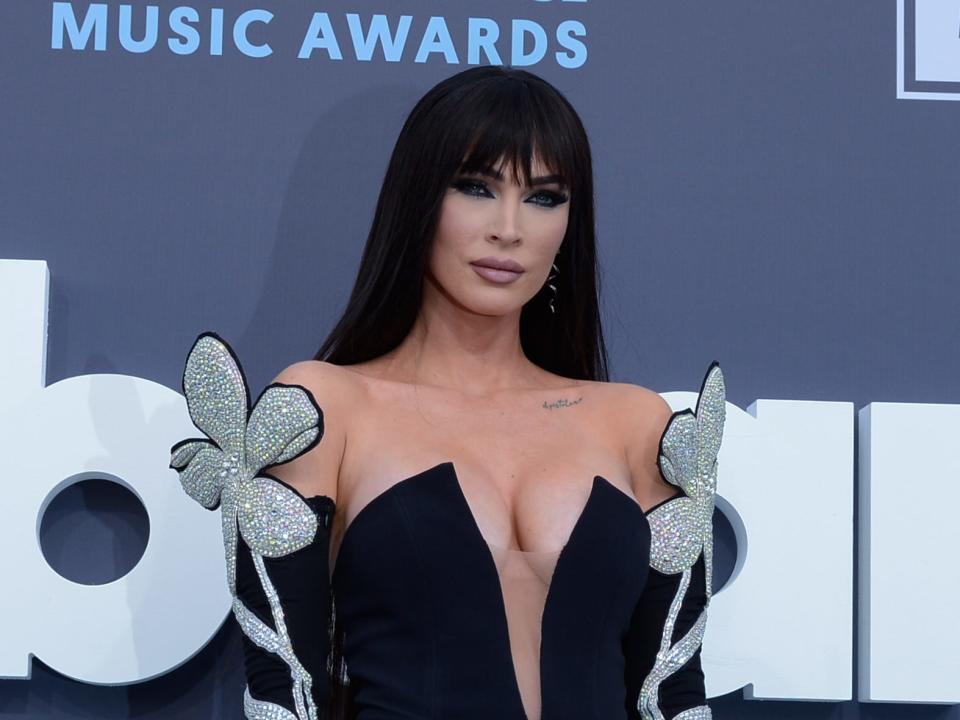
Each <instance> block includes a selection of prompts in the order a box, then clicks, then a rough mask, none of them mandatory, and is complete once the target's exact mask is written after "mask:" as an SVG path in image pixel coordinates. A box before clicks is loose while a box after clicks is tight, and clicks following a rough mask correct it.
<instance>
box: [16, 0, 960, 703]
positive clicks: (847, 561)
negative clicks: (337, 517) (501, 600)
mask: <svg viewBox="0 0 960 720" xmlns="http://www.w3.org/2000/svg"><path fill="white" fill-rule="evenodd" d="M187 1H188V3H189V4H178V3H174V2H164V1H161V0H156V1H155V2H142V1H139V0H137V1H135V2H129V3H121V2H115V1H114V0H110V1H108V2H86V1H79V0H78V1H75V2H49V1H48V0H4V1H3V2H2V4H0V26H2V28H3V30H4V32H3V40H2V42H0V457H2V459H3V460H4V463H5V464H4V467H3V468H2V471H0V485H2V498H3V500H2V501H0V544H2V547H3V553H2V559H0V563H2V565H3V575H2V577H3V583H2V591H0V718H17V719H23V720H27V719H33V718H38V719H39V718H84V719H86V718H98V719H103V718H108V719H113V718H143V719H147V718H151V719H152V718H163V719H164V720H208V719H209V718H236V717H240V713H241V704H242V689H243V669H242V653H241V645H240V636H239V631H237V630H235V629H234V627H233V624H232V623H230V622H224V621H225V619H226V617H227V612H228V609H229V602H228V596H227V593H226V586H225V581H224V571H223V567H222V565H223V558H222V546H221V541H220V538H219V532H220V530H219V525H218V522H217V516H216V514H214V513H208V512H206V511H203V510H202V509H200V508H199V507H198V506H197V505H196V504H195V503H193V502H192V501H190V500H189V499H187V498H186V496H185V495H184V494H183V492H182V490H181V489H180V486H179V483H178V482H177V477H176V474H175V473H174V472H173V471H172V470H170V469H169V468H168V467H167V463H168V462H169V448H170V446H171V445H172V444H173V443H174V442H176V441H177V440H180V439H182V438H184V437H187V436H195V435H196V434H197V432H196V430H195V429H194V428H193V426H192V425H191V424H190V421H189V418H188V416H187V413H186V405H185V402H184V399H183V397H182V396H181V395H180V374H181V372H182V369H183V363H184V360H185V358H186V354H187V352H188V351H189V349H190V347H191V344H192V342H193V340H194V338H195V337H196V336H197V335H198V334H199V333H200V332H202V331H205V330H214V331H216V332H217V333H218V334H219V335H221V336H222V337H223V338H225V339H226V340H227V341H228V342H230V343H231V345H232V346H233V347H234V348H235V349H236V351H237V353H238V354H239V356H240V358H241V359H242V361H243V363H244V367H245V370H246V372H247V376H248V379H249V381H250V385H251V388H252V390H253V392H254V393H255V394H256V393H258V392H259V390H260V389H262V387H263V386H264V385H265V384H266V383H268V382H270V380H271V379H272V378H273V377H274V376H275V375H276V373H277V372H278V371H279V370H280V369H281V368H283V367H285V366H286V365H288V364H290V363H292V362H294V361H297V360H303V359H308V358H312V357H313V355H314V353H315V352H316V350H317V348H318V347H319V345H320V343H321V341H322V340H323V339H324V337H325V336H326V334H327V333H328V332H329V331H330V330H331V329H332V324H333V323H334V322H335V320H336V319H337V318H338V316H339V313H340V312H341V311H342V309H343V307H344V304H345V301H346V298H347V294H348V292H349V289H350V287H351V285H352V282H353V279H354V274H355V271H356V267H357V264H358V261H359V257H360V252H361V250H362V246H363V242H364V240H365V238H366V234H367V231H368V229H369V223H370V220H371V217H372V213H373V209H374V205H375V201H376V196H377V193H378V191H379V186H380V181H381V179H382V177H383V173H384V171H385V169H386V164H387V160H388V158H389V154H390V151H391V149H392V146H393V143H394V141H395V139H396V136H397V133H398V132H399V129H400V126H401V124H402V122H403V120H404V118H405V117H406V114H407V113H408V112H409V110H410V109H411V108H412V106H413V104H414V103H415V102H416V100H417V99H418V98H419V97H420V96H421V95H422V94H423V93H424V92H425V91H426V90H427V89H428V88H430V87H431V86H433V85H434V84H435V83H436V82H438V81H439V80H440V79H442V78H444V77H446V76H448V75H451V74H453V73H455V72H459V71H460V70H463V69H465V68H467V67H469V66H471V65H476V64H504V65H513V66H516V67H523V68H526V69H529V70H531V71H532V72H535V73H537V74H539V75H542V76H543V77H544V78H546V79H548V80H549V81H550V82H552V83H553V84H555V85H556V86H557V87H558V88H559V89H560V90H561V91H562V92H563V93H564V94H565V95H566V96H567V97H568V98H569V99H570V101H571V102H572V103H573V105H574V106H575V107H576V108H577V110H578V111H579V112H580V114H581V116H582V118H583V121H584V124H585V126H586V128H587V131H588V133H589V136H590V139H591V142H592V148H593V152H594V163H595V174H596V178H595V179H596V203H597V224H598V228H597V229H598V242H599V251H600V263H601V269H602V286H601V291H602V299H603V312H604V324H605V331H606V335H607V341H608V344H609V348H610V354H611V365H612V375H613V379H614V380H617V381H625V382H633V383H638V384H641V385H645V386H647V387H650V388H653V389H655V390H657V391H658V392H661V393H662V394H663V395H664V397H665V398H666V399H668V401H669V402H670V403H671V404H672V405H673V406H674V407H676V408H682V407H686V406H687V405H688V404H690V403H692V402H693V401H695V399H696V398H695V394H694V392H695V391H696V390H697V389H698V387H699V383H700V380H701V379H702V377H703V373H704V371H705V370H706V368H707V366H708V364H709V363H710V361H712V360H718V361H720V363H721V365H722V367H723V369H724V374H725V377H726V383H727V399H728V410H727V415H728V420H727V434H726V436H725V440H724V447H723V450H722V454H723V460H722V462H721V466H722V470H721V473H720V481H719V492H720V497H719V498H718V511H717V515H716V520H717V522H716V529H717V537H718V548H719V549H718V554H717V560H716V566H717V575H716V587H717V592H716V595H715V597H714V601H713V604H712V606H711V621H710V623H708V629H707V636H706V638H705V640H704V655H703V657H704V665H705V670H706V674H707V684H708V692H709V694H710V695H711V697H712V700H711V704H712V706H713V708H714V713H715V716H716V717H717V718H722V719H723V720H733V719H746V720H753V719H761V718H788V719H789V718H796V719H797V720H801V719H803V720H814V719H821V718H831V719H834V718H844V719H848V718H849V719H861V718H862V719H867V718H873V719H880V718H883V719H884V720H906V719H908V718H909V719H911V720H913V719H917V718H919V719H927V718H929V719H931V720H932V719H934V718H936V719H937V720H948V719H950V720H953V719H960V708H958V704H960V680H958V678H960V628H958V623H957V622H956V610H957V601H956V598H957V597H958V594H960V562H958V561H957V557H958V555H960V529H958V527H960V523H958V522H957V512H958V510H957V508H958V507H960V458H958V456H957V454H956V452H955V451H954V450H953V448H955V447H957V443H958V442H960V381H958V379H957V378H958V374H960V320H958V317H960V314H958V310H960V307H958V306H960V289H958V283H960V280H958V278H960V244H958V243H960V102H956V101H958V100H960V0H871V1H870V2H867V1H866V0H857V1H854V2H835V1H834V0H805V1H804V2H799V1H796V0H792V1H791V0H782V1H781V2H775V3H772V2H767V1H762V0H721V1H719V2H705V1H703V0H696V1H691V0H633V1H631V2H622V1H621V2H609V1H608V2H601V1H600V0H567V1H562V0H510V1H509V2H508V1H506V0H484V1H482V2H470V3H467V2H450V1H446V2H440V1H438V0H404V1H403V2H393V1H391V2H387V1H386V0H377V1H376V2H373V1H368V0H356V1H355V2H351V3H334V2H324V1H321V0H295V1H290V0H286V1H281V0H225V1H224V2H220V3H217V4H211V3H207V2H198V1H197V0H193V1H192V2H190V0H187ZM478 681H479V680H478Z"/></svg>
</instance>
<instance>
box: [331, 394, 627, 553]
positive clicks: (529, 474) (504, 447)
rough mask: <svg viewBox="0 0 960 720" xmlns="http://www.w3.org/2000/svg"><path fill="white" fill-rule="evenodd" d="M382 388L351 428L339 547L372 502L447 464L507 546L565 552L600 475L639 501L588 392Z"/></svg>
mask: <svg viewBox="0 0 960 720" xmlns="http://www.w3.org/2000/svg"><path fill="white" fill-rule="evenodd" d="M377 390H378V392H377V394H376V395H373V394H372V393H371V395H372V397H371V400H370V401H369V403H368V404H367V406H366V407H364V408H362V409H361V410H360V412H359V413H358V414H357V416H356V417H355V419H354V420H353V422H352V423H351V427H350V429H349V432H348V441H347V443H346V451H345V454H344V457H343V460H342V463H341V474H340V478H339V485H338V500H339V502H338V507H339V512H338V514H337V515H338V517H337V518H336V519H335V521H334V526H333V537H332V544H333V545H334V547H336V546H337V544H338V542H339V539H340V538H342V536H343V535H344V534H345V531H346V529H347V528H348V527H349V525H350V523H351V522H352V521H353V519H354V518H355V517H356V516H357V515H358V514H359V513H360V512H361V511H362V510H363V508H364V507H365V506H366V505H367V504H368V503H370V502H371V501H373V500H374V499H375V498H377V497H378V496H379V495H380V494H381V493H384V492H386V491H387V490H389V489H390V488H391V487H392V486H393V485H394V484H396V483H399V482H401V481H403V480H405V479H407V478H410V477H411V476H414V475H416V474H418V473H420V472H422V471H423V470H425V469H427V468H430V467H433V466H435V465H436V464H438V463H441V462H450V463H452V467H453V469H454V472H455V478H456V481H457V485H458V489H459V491H460V492H461V494H462V495H463V497H464V499H465V500H466V503H467V506H468V508H469V510H470V512H471V515H472V517H473V519H474V521H475V523H476V525H477V527H478V529H479V532H480V534H481V535H482V537H483V538H484V539H485V540H486V541H487V542H488V543H490V544H491V545H494V546H498V547H502V548H511V549H518V550H523V551H530V552H551V551H552V552H556V551H558V550H559V549H560V548H561V547H562V546H563V545H564V544H565V543H566V541H567V540H568V539H569V537H570V534H571V532H572V530H573V527H574V525H575V524H576V522H577V520H578V518H579V517H580V515H581V513H582V511H583V508H584V506H585V505H586V503H587V500H588V498H589V495H590V492H591V489H592V484H593V480H594V478H595V476H597V475H600V476H602V477H603V478H604V479H605V480H607V481H608V482H609V483H610V484H612V485H613V486H615V487H617V488H619V489H620V490H622V491H623V492H624V493H625V494H627V495H628V496H630V497H631V498H632V490H631V478H630V473H629V469H628V468H627V466H626V463H625V460H624V455H623V450H622V447H620V446H619V443H618V440H617V430H616V427H615V425H614V423H613V422H612V421H611V419H610V418H609V417H606V416H605V415H604V414H603V413H601V412H598V410H599V409H600V403H599V402H598V398H596V396H595V395H591V393H590V391H589V389H585V390H583V391H572V392H571V391H558V392H552V393H541V394H534V395H530V396H525V397H519V398H508V399H500V400H492V401H470V400H464V399H460V398H453V397H450V396H438V395H434V394H431V392H430V391H424V392H410V391H406V390H404V391H398V390H392V391H391V390H390V389H382V388H378V389H377Z"/></svg>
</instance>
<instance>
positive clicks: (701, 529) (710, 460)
mask: <svg viewBox="0 0 960 720" xmlns="http://www.w3.org/2000/svg"><path fill="white" fill-rule="evenodd" d="M725 418H726V390H725V386H724V382H723V372H722V371H721V370H720V365H719V364H718V363H716V362H714V363H711V365H710V367H709V368H708V370H707V373H706V375H705V376H704V379H703V383H702V384H701V386H700V394H699V397H698V398H697V409H696V412H694V411H691V410H690V409H689V408H688V409H686V410H682V411H679V412H675V413H674V414H673V416H672V417H671V418H670V422H669V423H668V424H667V427H666V429H665V430H664V433H663V436H662V438H661V439H660V452H659V454H658V456H657V465H658V467H659V468H660V472H661V473H662V474H663V477H664V478H665V479H666V480H667V481H668V482H670V483H672V484H673V485H678V486H680V488H682V489H683V491H684V493H685V496H681V497H677V498H674V499H673V500H670V501H669V502H666V503H664V504H663V505H661V506H659V507H658V508H656V509H655V510H653V511H652V512H651V513H650V514H649V515H648V516H647V520H648V522H649V523H650V566H651V567H652V568H654V569H655V570H657V571H658V572H661V573H663V574H665V575H677V574H679V575H680V583H679V585H678V587H677V592H676V594H675V595H674V598H673V601H672V602H671V604H670V608H669V611H668V612H667V618H666V620H665V621H664V625H663V633H662V635H661V639H660V649H659V651H658V652H657V656H656V659H655V661H654V665H653V668H652V669H651V670H650V673H649V674H648V675H647V677H646V678H645V679H644V681H643V685H642V686H641V689H640V696H639V697H638V699H637V710H638V711H639V712H640V716H641V718H643V720H665V717H664V714H663V711H662V709H661V708H660V706H659V690H660V684H661V683H662V682H663V681H664V680H665V679H666V678H667V677H669V676H670V675H671V674H673V673H674V672H676V671H677V670H679V669H680V668H681V667H683V665H684V664H685V663H686V662H687V661H689V660H690V659H691V658H692V657H693V655H694V654H695V653H696V651H697V649H698V648H699V647H700V645H701V643H702V641H703V633H704V630H705V628H706V623H707V607H708V606H709V604H710V597H711V593H712V585H713V508H714V501H715V498H716V491H717V454H718V453H719V451H720V443H721V440H722V438H723V424H724V420H725ZM701 553H702V554H703V558H704V564H705V571H706V573H705V576H706V597H707V600H706V605H705V606H704V608H703V610H702V611H701V613H700V616H699V617H698V618H697V621H696V622H695V623H694V624H693V627H691V628H690V630H689V631H687V633H686V634H685V635H684V636H683V637H682V638H680V639H679V640H678V641H677V642H676V643H671V638H672V637H673V629H674V626H675V624H676V621H677V617H678V616H679V614H680V608H681V606H682V604H683V599H684V597H685V595H686V592H687V589H688V588H689V586H690V578H691V575H692V572H693V571H692V568H693V565H694V564H695V563H696V561H697V559H698V558H699V557H700V555H701ZM711 717H712V716H711V714H710V708H709V707H708V706H706V705H702V706H698V707H695V708H690V709H688V710H685V711H683V712H682V713H680V714H679V715H677V717H676V718H675V719H674V720H709V719H710V718H711Z"/></svg>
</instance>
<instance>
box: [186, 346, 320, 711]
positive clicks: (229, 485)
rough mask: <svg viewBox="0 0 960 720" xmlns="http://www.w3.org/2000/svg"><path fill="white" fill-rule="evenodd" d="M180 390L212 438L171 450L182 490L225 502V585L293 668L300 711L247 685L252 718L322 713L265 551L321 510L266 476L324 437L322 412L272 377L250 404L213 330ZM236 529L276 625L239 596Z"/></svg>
mask: <svg viewBox="0 0 960 720" xmlns="http://www.w3.org/2000/svg"><path fill="white" fill-rule="evenodd" d="M183 393H184V395H185V396H186V398H187V408H188V410H189V413H190V418H191V419H192V420H193V423H194V425H196V426H197V428H199V429H200V430H201V431H202V432H203V433H204V434H205V435H206V436H207V437H206V438H189V439H186V440H182V441H180V442H178V443H177V444H176V445H174V446H173V447H172V448H171V449H170V467H171V468H173V469H175V470H177V472H178V473H179V476H180V483H181V485H182V486H183V489H184V490H185V491H186V493H187V494H188V495H189V496H190V497H191V498H193V499H194V500H196V501H197V502H198V503H200V504H201V505H203V506H204V507H205V508H207V509H209V510H216V509H217V507H219V508H220V513H221V520H222V524H223V545H224V551H225V555H226V562H227V583H228V585H229V589H230V594H231V595H233V614H234V616H235V617H236V619H237V622H238V623H239V625H240V628H241V629H242V630H243V632H244V634H246V635H247V636H248V637H249V638H250V639H251V640H252V641H253V642H254V643H255V644H256V645H258V646H259V647H261V648H263V649H265V650H268V651H270V652H272V653H275V654H277V655H279V656H280V657H281V658H282V659H283V660H284V662H285V663H286V664H287V665H288V667H289V668H290V675H291V679H292V682H293V697H294V703H295V705H296V714H295V715H293V714H291V713H290V711H289V710H287V709H286V708H283V707H281V706H278V705H275V704H273V703H269V702H264V701H261V700H256V699H254V698H253V697H252V696H251V695H250V692H249V688H247V690H246V692H245V693H244V713H245V714H246V716H247V718H250V720H259V719H261V718H263V719H264V720H266V719H267V718H270V719H272V720H317V708H316V706H315V703H314V701H313V696H312V695H311V687H312V684H313V679H312V678H311V677H310V674H309V673H308V672H307V671H306V670H305V669H304V667H303V666H302V665H301V663H300V661H299V660H298V659H297V657H296V655H295V654H294V652H293V646H292V643H291V641H290V636H289V633H288V632H287V628H286V624H285V623H284V617H283V609H282V607H281V605H280V600H279V598H278V595H277V592H276V589H275V588H274V586H273V583H272V582H271V581H270V577H269V575H268V574H267V571H266V568H265V566H264V561H263V559H264V558H276V557H281V556H283V555H287V554H289V553H292V552H295V551H296V550H299V549H301V548H303V547H306V546H307V545H309V544H310V543H312V542H313V540H314V536H315V535H316V532H317V529H318V526H319V525H318V520H317V516H316V513H315V512H314V511H313V510H312V509H311V508H310V506H309V505H308V504H307V503H306V501H305V500H304V498H303V496H302V495H300V494H299V493H298V492H297V491H296V490H294V489H293V488H291V487H290V486H288V485H286V484H284V483H282V482H280V481H279V480H277V479H276V478H272V477H265V476H260V475H259V473H260V471H261V470H263V468H265V467H267V466H269V465H276V464H279V463H283V462H287V461H288V460H292V459H293V458H295V457H297V456H298V455H300V454H301V453H303V452H306V451H307V450H309V449H310V448H311V447H313V446H314V445H315V444H316V443H317V442H319V440H320V438H321V437H322V436H323V413H322V411H321V410H320V408H319V407H318V406H317V404H316V402H315V401H314V399H313V397H312V395H310V393H309V391H308V390H306V389H305V388H303V387H301V386H299V385H284V384H282V383H271V384H270V385H268V386H267V387H266V388H265V389H264V391H263V392H262V393H261V394H260V397H259V398H258V399H257V401H256V403H254V405H253V407H252V409H251V407H250V390H249V387H248V386H247V382H246V378H245V376H244V374H243V370H242V369H241V367H240V362H239V360H238V359H237V357H236V355H235V354H234V353H233V351H232V349H231V348H230V347H229V346H228V345H227V344H226V342H224V341H223V340H222V339H221V338H220V337H219V336H217V335H216V334H215V333H212V332H205V333H202V334H201V335H200V336H199V337H198V338H197V339H196V341H195V342H194V344H193V348H192V349H191V350H190V354H189V355H188V356H187V362H186V367H185V368H184V371H183ZM237 532H239V533H240V535H241V537H242V538H243V540H244V541H245V542H246V543H247V545H248V546H249V547H250V554H251V556H252V558H253V564H254V567H255V568H256V570H257V575H258V577H259V579H260V583H261V585H262V586H263V591H264V594H265V596H266V597H267V600H268V601H269V604H270V611H271V614H272V617H273V624H274V627H275V628H276V630H274V629H272V628H270V627H268V626H267V625H266V624H265V623H263V622H261V621H260V619H259V618H257V616H256V615H255V614H254V613H252V612H251V611H250V610H249V609H248V608H247V607H246V606H245V605H244V604H243V603H242V602H241V601H240V599H239V598H237V593H236V560H237Z"/></svg>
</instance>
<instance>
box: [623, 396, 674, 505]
mask: <svg viewBox="0 0 960 720" xmlns="http://www.w3.org/2000/svg"><path fill="white" fill-rule="evenodd" d="M609 384H610V385H611V386H612V387H611V390H613V391H614V396H615V399H614V401H613V402H614V403H615V404H616V409H617V412H616V417H617V419H618V421H619V430H620V437H621V438H622V442H623V448H624V453H625V455H626V458H627V464H628V465H629V467H630V475H631V481H632V485H633V492H634V495H635V497H636V498H637V502H639V503H640V506H641V507H642V508H643V509H644V510H645V511H646V510H649V509H650V508H651V507H653V506H654V505H657V504H658V503H660V502H663V501H664V500H666V499H667V498H669V497H671V496H672V495H674V494H675V493H676V492H677V488H676V487H674V486H673V485H671V484H670V483H668V482H667V481H666V480H664V479H663V476H662V475H661V474H660V468H659V466H658V465H657V456H658V455H659V452H660V438H661V437H662V436H663V431H664V430H666V427H667V424H668V423H669V422H670V418H671V416H672V415H673V409H672V408H671V407H670V404H669V403H668V402H667V401H666V400H664V399H663V397H662V396H661V395H660V394H659V393H658V392H656V391H654V390H651V389H650V388H646V387H644V386H642V385H634V384H633V383H609Z"/></svg>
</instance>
